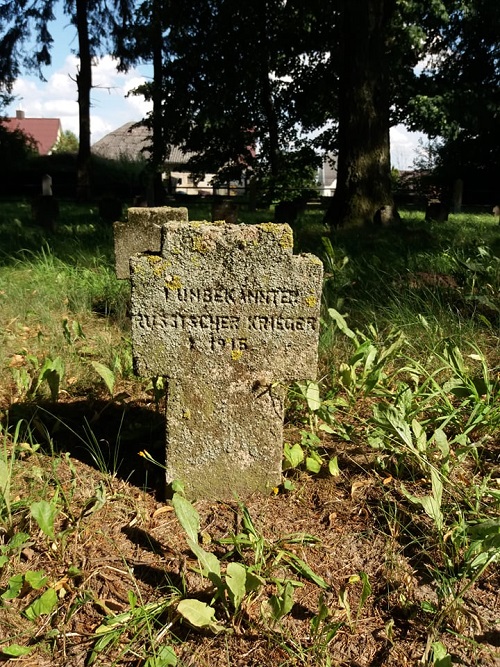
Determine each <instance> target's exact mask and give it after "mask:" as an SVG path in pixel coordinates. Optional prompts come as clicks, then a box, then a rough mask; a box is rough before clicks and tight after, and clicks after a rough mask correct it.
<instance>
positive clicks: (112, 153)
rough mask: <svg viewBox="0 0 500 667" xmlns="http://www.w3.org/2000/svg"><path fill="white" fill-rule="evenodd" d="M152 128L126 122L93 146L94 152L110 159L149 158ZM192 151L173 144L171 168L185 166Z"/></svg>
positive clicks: (167, 162) (167, 163)
mask: <svg viewBox="0 0 500 667" xmlns="http://www.w3.org/2000/svg"><path fill="white" fill-rule="evenodd" d="M151 142H152V137H151V130H150V129H149V128H148V127H145V126H144V125H140V124H139V123H137V122H131V123H125V125H122V126H121V127H119V128H118V129H116V130H113V131H112V132H110V133H109V134H107V135H106V136H104V137H103V138H102V139H99V141H96V143H95V144H93V146H92V153H94V155H100V156H101V157H104V158H108V159H109V160H122V159H123V160H147V159H148V158H149V156H150V154H151V153H150V150H148V149H149V148H150V147H151ZM192 155H193V154H192V153H183V152H182V151H181V150H180V149H179V148H176V147H175V146H173V147H172V148H171V150H170V156H169V158H168V160H167V161H166V165H165V166H166V167H168V168H169V169H175V168H177V169H179V168H183V167H185V165H186V163H187V161H188V160H189V158H190V157H191V156H192Z"/></svg>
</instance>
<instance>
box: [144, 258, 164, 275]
mask: <svg viewBox="0 0 500 667" xmlns="http://www.w3.org/2000/svg"><path fill="white" fill-rule="evenodd" d="M147 261H148V264H149V266H150V267H151V270H152V271H153V275H155V276H156V277H157V278H161V276H162V275H163V274H164V273H165V271H166V269H167V262H165V260H164V259H162V258H161V257H158V255H148V256H147Z"/></svg>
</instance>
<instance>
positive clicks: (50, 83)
mask: <svg viewBox="0 0 500 667" xmlns="http://www.w3.org/2000/svg"><path fill="white" fill-rule="evenodd" d="M77 67H78V58H76V56H74V55H68V56H67V57H66V59H65V61H64V63H63V65H62V66H61V67H60V68H59V69H57V70H55V71H53V72H52V73H51V74H50V75H49V76H47V80H46V81H41V80H40V79H37V78H35V77H31V76H26V77H21V78H19V79H17V81H16V82H15V84H14V88H13V94H14V96H15V98H16V100H15V102H14V103H13V104H11V105H10V106H9V107H8V108H7V109H6V115H8V116H14V115H15V112H16V109H19V108H21V109H23V110H24V111H25V113H26V115H27V116H28V117H35V118H60V119H61V124H62V127H63V130H71V131H72V132H74V133H75V134H78V103H77V99H78V92H77V88H76V82H75V79H76V74H77ZM92 76H93V83H94V88H93V89H92V93H91V105H92V106H91V110H90V120H91V132H92V142H94V141H97V140H98V139H100V138H101V137H102V136H104V135H105V134H107V133H108V132H111V131H112V130H114V129H116V128H117V127H120V125H123V124H124V123H127V122H129V121H138V120H141V118H143V117H144V116H145V115H146V114H147V112H148V111H149V109H150V108H151V105H150V104H149V103H146V102H145V101H144V99H143V98H142V97H140V96H139V97H137V96H132V95H131V96H130V97H126V94H127V92H128V91H129V90H131V89H132V88H136V87H137V86H138V85H140V84H141V83H143V82H144V81H145V77H143V76H141V75H140V73H139V72H138V71H137V70H135V69H132V70H130V72H128V73H122V72H117V71H116V61H114V60H113V59H112V58H111V57H110V56H104V57H103V58H101V59H100V60H99V61H98V62H97V63H96V65H95V66H94V67H93V71H92Z"/></svg>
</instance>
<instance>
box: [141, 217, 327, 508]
mask: <svg viewBox="0 0 500 667" xmlns="http://www.w3.org/2000/svg"><path fill="white" fill-rule="evenodd" d="M162 235H163V236H162V244H161V251H160V252H158V253H154V254H141V255H136V256H135V257H133V258H132V259H131V263H130V264H131V285H132V344H133V353H134V364H135V369H136V372H137V373H138V374H139V375H141V376H145V377H153V376H158V375H162V376H166V377H167V378H168V390H167V415H166V448H167V451H166V473H167V482H172V481H173V480H175V479H180V480H182V481H183V482H184V485H185V488H186V491H187V493H188V494H189V495H190V496H192V497H210V498H218V499H227V498H234V495H235V494H236V495H238V496H241V497H243V496H248V495H249V494H251V493H253V492H268V491H270V490H271V489H272V488H273V487H275V486H277V485H278V484H279V483H280V481H281V459H282V447H283V442H282V438H283V401H284V396H285V387H284V384H283V383H288V382H290V381H293V380H297V379H300V378H314V377H315V376H316V372H317V348H318V335H319V311H320V301H321V289H322V276H323V267H322V264H321V262H320V260H319V259H317V258H316V257H314V256H313V255H293V254H292V246H293V236H292V231H291V229H290V227H289V226H288V225H276V224H272V223H267V224H261V225H255V226H252V225H228V224H224V223H220V224H218V225H214V224H210V223H208V222H189V223H187V222H171V223H168V224H166V225H165V226H164V227H163V228H162Z"/></svg>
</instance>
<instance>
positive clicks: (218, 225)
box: [212, 220, 226, 227]
mask: <svg viewBox="0 0 500 667" xmlns="http://www.w3.org/2000/svg"><path fill="white" fill-rule="evenodd" d="M225 224H226V221H225V220H214V221H213V222H212V225H215V226H216V227H222V225H225Z"/></svg>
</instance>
